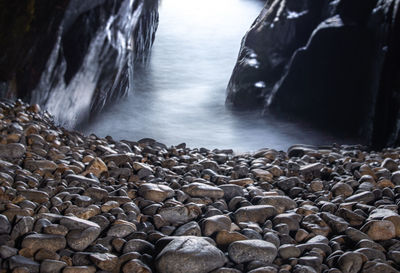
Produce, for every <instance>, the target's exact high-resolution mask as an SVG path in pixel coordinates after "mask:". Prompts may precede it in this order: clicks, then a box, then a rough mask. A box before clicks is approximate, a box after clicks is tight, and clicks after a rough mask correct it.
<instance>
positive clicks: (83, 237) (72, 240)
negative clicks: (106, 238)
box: [67, 227, 101, 251]
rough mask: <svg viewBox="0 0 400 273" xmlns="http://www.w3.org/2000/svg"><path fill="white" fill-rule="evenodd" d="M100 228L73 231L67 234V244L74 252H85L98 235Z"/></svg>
mask: <svg viewBox="0 0 400 273" xmlns="http://www.w3.org/2000/svg"><path fill="white" fill-rule="evenodd" d="M100 231H101V229H100V227H89V228H86V229H84V230H82V229H73V230H71V231H70V232H68V234H67V243H68V246H69V247H70V248H72V249H73V250H76V251H83V250H85V249H86V248H87V247H88V246H89V245H90V244H91V243H93V242H94V241H95V240H96V239H97V237H98V236H99V235H100Z"/></svg>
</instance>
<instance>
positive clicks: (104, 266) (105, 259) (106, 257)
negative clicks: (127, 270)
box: [89, 253, 118, 271]
mask: <svg viewBox="0 0 400 273" xmlns="http://www.w3.org/2000/svg"><path fill="white" fill-rule="evenodd" d="M89 257H90V260H91V261H92V262H93V263H94V264H95V265H96V266H97V267H98V268H100V269H101V270H104V271H113V270H115V269H116V268H117V266H118V257H117V256H115V255H112V254H108V253H93V254H90V255H89Z"/></svg>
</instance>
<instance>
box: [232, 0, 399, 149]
mask: <svg viewBox="0 0 400 273" xmlns="http://www.w3.org/2000/svg"><path fill="white" fill-rule="evenodd" d="M399 2H400V1H398V0H379V1H378V0H368V1H365V0H364V1H362V0H357V1H355V0H341V1H332V0H324V1H312V0H301V1H294V0H287V1H283V0H275V1H272V0H269V1H267V3H266V5H265V7H264V9H263V11H262V12H261V14H260V15H259V17H258V18H257V19H256V21H255V22H254V24H253V26H252V27H251V29H250V30H249V31H248V33H247V34H246V36H245V37H244V38H243V41H242V47H241V50H240V53H239V58H238V62H237V64H236V66H235V68H234V71H233V74H232V77H231V80H230V82H229V85H228V96H227V102H228V103H231V104H232V105H233V106H234V107H236V108H242V109H243V108H244V109H246V108H253V107H254V106H258V107H260V108H264V109H265V113H267V114H276V115H278V116H283V117H290V118H291V119H293V118H295V119H298V120H305V121H307V122H311V123H314V124H316V125H318V126H322V127H324V128H328V129H330V130H343V131H346V132H348V133H350V134H352V135H358V136H365V138H366V139H367V140H368V141H369V142H370V143H371V144H372V145H373V146H376V147H378V146H379V147H382V146H384V145H393V144H395V142H396V141H397V140H398V130H399V128H398V127H397V123H398V114H399V94H400V84H399V79H400V77H399V75H400V61H399V50H400V44H399V33H400V32H399V25H400V15H399Z"/></svg>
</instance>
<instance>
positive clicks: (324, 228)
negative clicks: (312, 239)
mask: <svg viewBox="0 0 400 273" xmlns="http://www.w3.org/2000/svg"><path fill="white" fill-rule="evenodd" d="M301 224H302V226H303V227H304V228H305V229H306V230H308V231H310V232H313V233H314V234H317V235H323V236H328V234H329V233H330V232H331V229H330V227H329V226H328V224H327V223H326V222H325V221H324V220H322V219H321V218H320V217H319V216H318V215H316V214H310V215H307V216H306V217H304V219H303V221H302V223H301Z"/></svg>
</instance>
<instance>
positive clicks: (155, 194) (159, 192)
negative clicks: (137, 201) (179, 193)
mask: <svg viewBox="0 0 400 273" xmlns="http://www.w3.org/2000/svg"><path fill="white" fill-rule="evenodd" d="M139 195H140V196H143V197H144V198H145V199H147V200H151V201H154V202H162V201H164V200H165V199H167V198H171V197H173V196H174V195H175V193H174V191H173V190H172V189H171V188H170V187H168V186H165V185H154V184H150V183H145V184H142V185H141V186H140V187H139Z"/></svg>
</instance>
